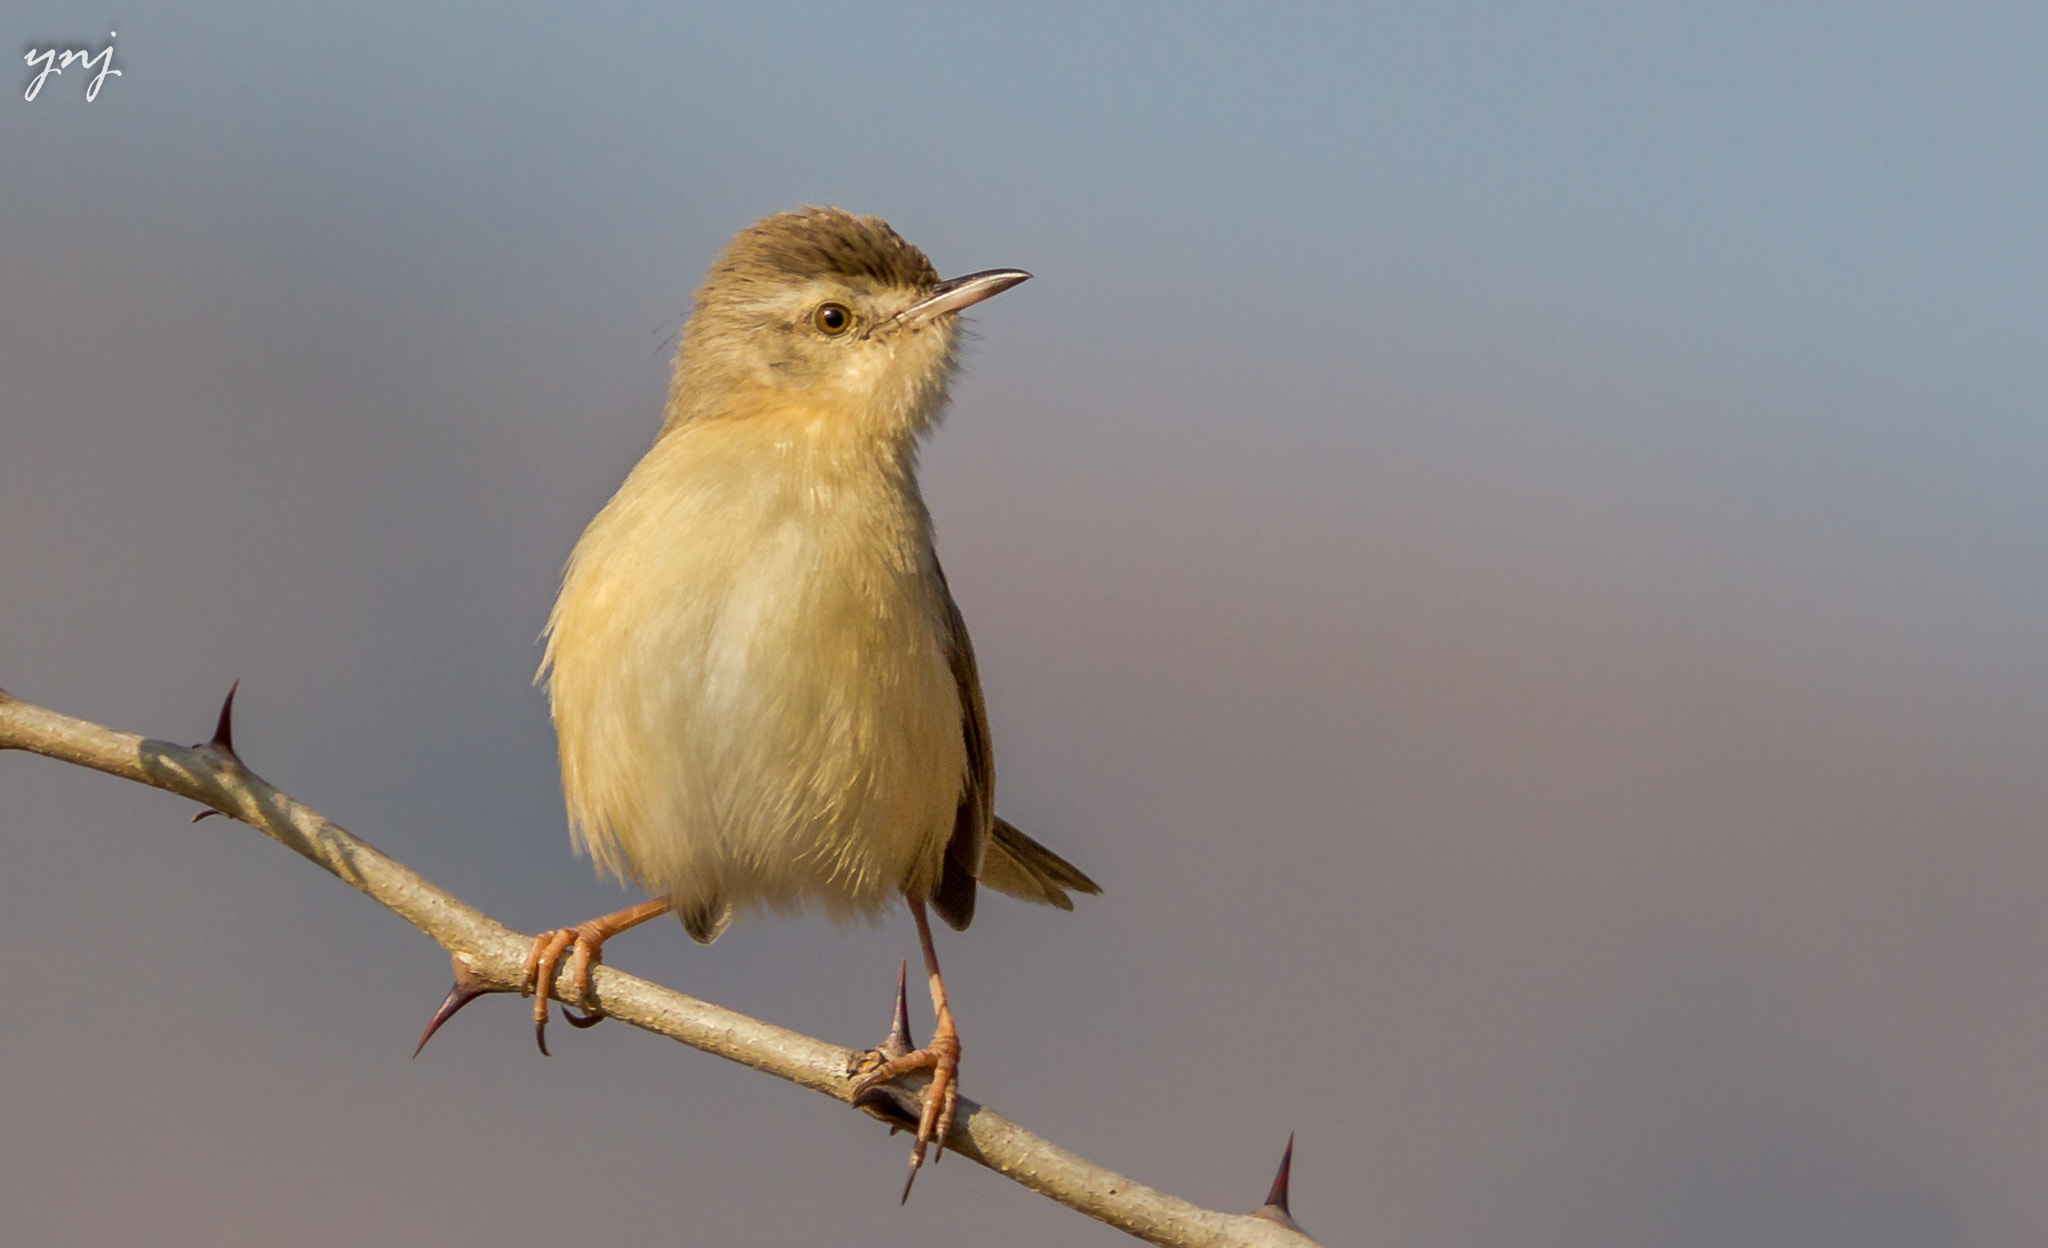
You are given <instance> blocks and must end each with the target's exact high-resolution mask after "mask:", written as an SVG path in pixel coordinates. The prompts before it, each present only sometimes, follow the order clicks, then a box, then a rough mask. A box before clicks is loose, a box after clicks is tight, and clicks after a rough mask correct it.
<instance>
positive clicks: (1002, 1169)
mask: <svg viewBox="0 0 2048 1248" xmlns="http://www.w3.org/2000/svg"><path fill="white" fill-rule="evenodd" d="M233 704H234V694H233V693H232V692H230V693H229V694H228V702H227V705H225V706H223V707H222V709H221V721H220V728H219V730H218V731H217V732H216V733H215V736H214V739H213V740H212V741H210V742H207V743H206V744H203V745H198V746H190V747H187V746H179V745H172V744H170V743H169V742H167V741H155V740H149V739H146V738H143V737H138V736H135V735H133V734H131V733H125V732H116V731H114V730H113V729H111V728H104V727H101V726H100V725H98V724H94V723H88V722H87V721H85V720H82V719H73V718H71V717H70V716H67V715H60V714H58V713H57V712H55V711H50V710H45V709H44V708H42V707H39V706H34V705H31V704H30V703H27V702H23V701H21V700H20V699H18V698H15V697H13V696H11V695H9V694H8V693H7V692H6V691H4V690H0V750H9V749H14V750H25V751H28V752H29V753H33V754H41V755H44V756H45V757H48V758H54V759H58V760H60V761H62V762H67V763H73V764H76V765H78V766H80V767H88V768H91V769H93V770H95V771H103V772H106V773H107V774H108V775H112V776H120V777H122V778H124V779H128V780H134V781H136V782H137V783H140V784H147V785H150V786H152V787H154V788H159V789H163V790H165V791H167V792H171V793H175V794H177V795H179V796H180V797H185V798H189V799H191V800H193V801H195V802H199V803H200V804H202V805H204V806H206V807H208V808H209V809H211V810H214V811H218V812H219V813H221V814H223V815H227V816H229V817H230V818H233V819H238V820H240V821H241V822H243V823H246V824H248V825H249V826H250V827H253V828H255V829H256V830H257V831H259V832H262V833H263V834H264V835H266V836H268V837H270V838H271V839H272V840H275V841H278V842H279V843H281V844H283V845H285V846H286V847H287V848H289V849H291V850H293V851H294V852H296V853H298V854H299V855H301V856H302V857H305V858H308V859H310V860H312V861H313V862H314V863H317V864H318V865H320V866H322V867H324V868H326V869H327V870H328V871H330V872H332V873H333V874H334V875H336V876H338V877H340V879H341V880H342V881H343V882H344V883H347V884H348V885H350V886H351V887H353V888H355V889H356V890H358V891H359V892H362V893H365V894H367V895H368V896H370V897H371V898H372V899H374V900H376V901H377V902H378V903H380V904H382V905H383V906H385V907H387V908H388V909H390V910H392V911H393V912H395V913H396V914H397V915H398V916H399V917H400V918H403V919H404V920H405V921H406V922H408V923H410V924H412V925H413V926H414V927H416V928H418V929H419V930H420V931H422V932H425V933H426V934H427V935H428V936H430V937H432V938H433V939H434V940H435V941H436V942H437V943H438V944H440V946H441V947H442V948H443V949H446V950H447V951H448V953H449V955H450V957H451V958H453V960H454V962H455V967H456V975H457V978H458V980H461V981H463V982H464V983H465V984H466V985H467V986H469V987H472V988H476V989H480V990H484V991H507V992H516V991H517V990H518V988H519V983H520V978H521V972H522V969H523V967H524V964H525V959H526V953H527V950H528V949H529V948H531V947H532V944H533V938H532V937H530V936H526V935H523V934H521V933H519V932H515V931H513V930H512V929H511V928H509V927H506V926H505V925H504V924H502V923H500V922H498V921H497V920H495V919H493V918H491V917H490V916H489V915H487V914H485V913H483V912H482V911H480V910H478V909H476V908H475V907H473V906H470V905H467V904H465V903H464V902H462V901H461V900H459V899H458V898H456V897H455V896H454V895H453V894H451V893H447V892H444V891H442V890H441V889H439V888H437V887H435V886H434V885H433V884H432V883H430V882H429V881H428V880H426V879H425V878H423V877H422V876H420V875H419V874H418V873H417V872H415V871H413V870H412V869H410V868H409V867H407V866H405V865H404V864H403V863H400V862H397V861H395V860H393V859H391V858H389V857H386V856H385V855H384V854H382V853H380V852H378V851H377V850H376V849H374V848H372V847H371V846H370V845H368V844H366V843H364V842H363V841H361V840H358V839H357V838H356V837H354V836H352V835H350V834H349V833H348V832H346V831H344V830H343V829H342V828H341V827H340V826H339V825H337V824H335V823H333V822H331V821H330V820H328V819H326V818H325V817H323V816H322V815H320V814H319V813H318V812H317V811H314V810H312V809H310V808H308V807H306V806H304V805H302V804H301V803H299V802H297V801H295V800H293V799H292V798H291V797H289V796H287V795H286V794H284V793H281V792H279V791H278V790H277V789H275V788H273V787H271V786H270V785H269V784H267V783H265V782H264V781H263V780H262V779H261V778H260V777H258V776H257V775H256V774H255V773H254V772H252V771H250V770H249V769H248V767H247V766H245V765H244V764H243V763H242V760H241V759H240V758H239V757H237V756H236V754H235V752H234V746H233V742H232V738H231V736H230V733H229V710H230V708H231V707H232V706H233ZM202 813H204V812H202ZM566 961H567V960H566V959H565V960H564V962H565V965H564V966H563V968H562V969H561V970H560V971H559V972H558V974H557V978H556V981H555V982H554V983H553V984H551V985H549V993H550V995H551V996H553V997H554V998H555V999H556V1000H563V1001H570V1002H572V1003H573V1002H574V1000H575V996H574V992H575V990H574V987H573V985H572V984H571V983H570V979H569V974H570V973H569V970H568V968H567V965H566ZM591 986H592V989H593V993H594V995H595V997H596V998H597V1000H598V1001H599V1002H601V1003H602V1005H603V1008H604V1012H605V1014H606V1015H607V1016H608V1017H611V1018H615V1019H618V1020H619V1021H620V1022H623V1023H630V1024H632V1025H633V1026H635V1027H639V1028H642V1029H644V1030H647V1031H651V1032H654V1033H656V1034H658V1035H663V1036H667V1037H669V1038H670V1039H672V1040H676V1041H680V1042H681V1043H683V1044H687V1045H689V1046H690V1047H691V1048H695V1049H702V1050H703V1051H704V1052H706V1053H713V1054H716V1055H718V1056H719V1057H723V1058H728V1059H730V1060H732V1061H735V1062H738V1063H740V1064H741V1065H744V1066H751V1067H753V1068H754V1069H755V1070H760V1071H765V1072H767V1073H768V1074H771V1075H775V1076H777V1077H778V1078H782V1079H787V1080H789V1081H790V1082H791V1083H795V1084H798V1085H800V1086H802V1087H806V1088H810V1089H812V1090H813V1091H817V1092H822V1093H824V1094H825V1095H827V1096H829V1097H832V1098H833V1099H835V1100H838V1101H841V1102H846V1103H851V1101H852V1097H853V1087H854V1083H855V1080H854V1078H853V1077H852V1075H851V1073H850V1072H851V1071H852V1070H853V1069H854V1063H855V1061H856V1060H857V1059H858V1058H859V1057H860V1054H858V1053H856V1052H854V1051H852V1050H849V1049H843V1048H840V1047H839V1046H837V1045H833V1044H827V1043H825V1042H824V1041H822V1040H814V1039H812V1038H810V1037H809V1036H804V1035H799V1034H798V1033H796V1032H793V1031H788V1030H785V1029H783V1028H781V1027H776V1026H774V1025H772V1024H769V1023H764V1022H761V1021H759V1020H757V1019H752V1018H748V1017H747V1016H745V1015H743V1014H736V1013H733V1012H732V1011H730V1010H726V1009H721V1008H720V1007H718V1006H715V1005H712V1004H710V1003H708V1002H704V1001H699V1000H697V999H695V998H693V997H688V996H685V995H683V994H682V993H679V992H676V991H674V990H673V989H669V988H664V987H662V986H661V985H659V984H654V983H650V982H648V981H646V980H643V979H639V978H636V977H634V976H632V975H628V974H626V973H624V972H623V971H617V970H613V969H612V968H610V967H608V966H605V965H603V964H601V963H600V964H599V965H598V966H597V967H595V968H594V969H593V972H592V976H591ZM876 1116H877V1117H880V1116H881V1115H879V1114H877V1115H876ZM946 1147H947V1148H948V1149H950V1150H952V1151H953V1152H955V1153H958V1154H959V1155H960V1156H962V1157H965V1158H968V1159H969V1160H972V1161H977V1162H980V1163H981V1164H982V1165H984V1166H987V1167H988V1168H989V1169H991V1170H993V1171H995V1172H996V1173H998V1174H1001V1175H1004V1176H1005V1177H1007V1178H1010V1179H1014V1180H1015V1181H1017V1182H1018V1183H1021V1184H1023V1185H1024V1186H1025V1187H1028V1188H1030V1189H1031V1190H1032V1191H1034V1192H1038V1193H1040V1194H1041V1195H1044V1196H1048V1197H1050V1198H1052V1199H1053V1200H1056V1201H1058V1202H1059V1203H1060V1204H1063V1205H1066V1206H1067V1207H1068V1208H1070V1209H1076V1210H1079V1211H1080V1212H1082V1213H1085V1214H1087V1215H1088V1216H1089V1217H1091V1218H1095V1219H1097V1220H1098V1221H1102V1222H1106V1223H1108V1224H1109V1225H1110V1226H1113V1227H1116V1228H1117V1229H1118V1230H1121V1231H1126V1232H1128V1233H1130V1234H1132V1235H1135V1236H1137V1237H1138V1238H1140V1239H1143V1240H1146V1241H1148V1242H1150V1243H1154V1244H1160V1245H1165V1246H1167V1248H1209V1246H1212V1245H1213V1246H1216V1248H1223V1246H1225V1245H1233V1246H1237V1245H1247V1246H1248V1245H1256V1246H1259V1248H1302V1246H1303V1245H1309V1244H1312V1243H1313V1241H1311V1240H1309V1239H1308V1238H1307V1237H1306V1236H1305V1235H1302V1234H1300V1233H1299V1232H1298V1230H1297V1229H1295V1228H1294V1227H1293V1225H1292V1220H1291V1219H1289V1218H1287V1217H1286V1212H1285V1195H1284V1193H1285V1183H1284V1181H1282V1182H1278V1183H1276V1185H1275V1191H1276V1192H1280V1193H1282V1195H1281V1196H1280V1198H1279V1203H1278V1204H1277V1205H1276V1204H1273V1203H1269V1204H1268V1205H1267V1206H1266V1207H1265V1208H1263V1209H1261V1210H1260V1211H1259V1212H1258V1213H1257V1214H1248V1215H1237V1214H1226V1213H1219V1212H1216V1211H1215V1210H1211V1209H1203V1208H1201V1207H1199V1206H1196V1205H1193V1204H1190V1203H1188V1202H1187V1201H1184V1200H1181V1199H1179V1198H1178V1197H1175V1196H1169V1195H1167V1194H1166V1193H1164V1192H1159V1191H1155V1190H1153V1189H1152V1188H1149V1187H1146V1186H1144V1185H1142V1184H1139V1183H1134V1182H1132V1181H1131V1180H1129V1179H1126V1178H1124V1177H1123V1176H1122V1175H1119V1174H1116V1173H1114V1172H1112V1171H1109V1170H1105V1169H1103V1168H1102V1167H1100V1166H1098V1165H1096V1164H1094V1163H1093V1162H1090V1161H1088V1160H1087V1159H1085V1158H1082V1157H1078V1156H1076V1155H1074V1154H1073V1153H1070V1152H1068V1151H1066V1150H1065V1149H1063V1148H1060V1147H1059V1146H1057V1145H1055V1144H1053V1143H1052V1142H1050V1141H1048V1140H1045V1139H1042V1138H1040V1137H1039V1136H1036V1135H1033V1134H1032V1133H1031V1132H1029V1131H1027V1130H1025V1129H1024V1128H1022V1127H1020V1126H1018V1125H1017V1124H1015V1123H1013V1122H1010V1121H1009V1120H1008V1119H1006V1118H1004V1117H1002V1116H1001V1115H999V1114H997V1113H996V1112H995V1111H994V1110H991V1109H988V1108H987V1107H985V1106H982V1105H978V1104H976V1103H974V1102H973V1101H971V1100H968V1099H967V1098H965V1097H962V1098H961V1100H960V1112H959V1117H958V1119H957V1121H956V1122H955V1124H954V1127H953V1132H952V1134H951V1135H949V1136H948V1137H947V1138H946ZM1283 1180H1284V1169H1283Z"/></svg>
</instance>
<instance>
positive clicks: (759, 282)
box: [669, 208, 1031, 438]
mask: <svg viewBox="0 0 2048 1248" xmlns="http://www.w3.org/2000/svg"><path fill="white" fill-rule="evenodd" d="M1030 276H1031V275H1030V274H1028V273H1025V272H1022V271H1021V270H1018V269H991V270H988V271H985V272H981V273H973V274H969V275H968V276H966V277H959V278H954V279H952V280H951V281H940V280H939V275H938V273H937V271H936V270H934V269H933V268H932V264H931V261H930V260H927V259H926V258H925V254H924V253H923V252H922V251H920V250H918V249H917V248H916V247H915V246H913V245H912V244H911V243H910V242H909V241H907V240H906V239H904V238H903V236H902V235H900V234H898V233H896V231H894V230H892V229H890V228H889V226H888V225H887V223H885V222H883V221H882V220H881V219H880V218H879V217H856V216H853V215H852V214H850V213H846V212H842V211H840V210H839V209H837V208H801V209H798V210H797V211H795V212H785V213H778V214H776V215H775V216H772V217H767V218H764V219H762V220H760V221H757V222H755V223H754V224H753V225H751V226H749V227H747V228H746V229H744V230H742V231H740V233H739V234H738V235H737V236H735V237H734V238H733V240H732V241H731V242H730V243H728V244H727V245H726V248H725V250H724V251H723V252H721V253H720V254H719V257H718V259H717V261H716V262H714V263H713V264H712V266H711V271H710V273H709V274H708V275H707V276H706V277H705V279H704V285H703V286H702V287H701V288H699V289H698V291H697V297H696V306H695V309H694V311H693V312H692V313H691V315H690V321H689V324H688V325H687V326H685V327H684V330H683V339H682V345H681V347H680V348H679V350H678V351H677V353H676V372H675V380H674V382H673V384H672V387H671V391H670V398H669V404H670V407H669V412H670V416H669V419H670V421H671V422H677V421H691V420H700V419H707V418H717V417H730V418H735V419H745V418H746V417H747V415H748V414H749V413H751V412H756V411H759V410H761V409H762V406H763V405H771V406H778V407H779V406H782V405H785V404H787V403H791V402H794V403H795V404H797V405H799V406H801V407H803V408H806V409H811V410H815V411H816V412H818V413H821V414H824V415H829V417H830V418H831V419H833V420H835V421H837V420H844V421H847V422H851V423H852V424H853V425H854V427H856V428H859V429H860V430H862V431H864V432H866V433H869V434H871V435H874V436H878V437H889V438H911V437H915V436H916V435H918V434H919V433H922V432H923V431H924V430H925V429H927V428H929V427H930V425H931V423H932V422H933V421H934V420H935V419H936V418H937V416H938V413H939V410H940V408H941V407H942V406H943V405H944V403H945V395H946V383H947V381H948V379H949V378H950V377H951V375H952V371H953V367H954V364H955V361H956V359H957V342H958V337H959V319H960V317H959V313H960V311H961V309H963V308H966V307H968V306H970V305H972V304H975V303H979V302H981V301H982V300H983V299H987V298H988V297H990V296H991V295H996V294H1000V293H1001V292H1003V291H1005V290H1008V289H1009V288H1010V287H1012V286H1015V285H1016V284H1017V283H1019V282H1021V281H1024V280H1025V279H1026V278H1028V277H1030Z"/></svg>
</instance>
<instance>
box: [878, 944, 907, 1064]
mask: <svg viewBox="0 0 2048 1248" xmlns="http://www.w3.org/2000/svg"><path fill="white" fill-rule="evenodd" d="M909 975H910V962H909V960H908V959H905V960H903V961H900V962H898V963H897V964H896V1013H895V1015H894V1017H892V1018H891V1019H890V1020H889V1034H888V1036H887V1037H886V1038H884V1039H883V1041H882V1043H881V1047H879V1048H877V1049H876V1050H875V1052H877V1053H880V1054H881V1055H882V1056H883V1057H884V1058H886V1059H888V1060H890V1061H894V1060H896V1059H897V1058H899V1057H902V1056H903V1055H904V1054H906V1053H909V1052H911V1051H913V1050H915V1049H916V1048H917V1042H916V1041H915V1040H912V1039H911V1038H910V997H909V995H908V994H907V993H905V992H904V985H905V984H906V983H907V982H908V980H909Z"/></svg>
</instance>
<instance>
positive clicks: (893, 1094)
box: [846, 962, 924, 1135]
mask: <svg viewBox="0 0 2048 1248" xmlns="http://www.w3.org/2000/svg"><path fill="white" fill-rule="evenodd" d="M909 972H910V964H909V963H908V962H903V963H899V964H898V965H897V967H896V1009H895V1012H894V1014H893V1016H892V1017H891V1018H890V1020H889V1034H888V1035H887V1036H885V1037H884V1038H883V1040H882V1042H881V1043H880V1044H878V1045H876V1046H875V1047H874V1048H872V1049H869V1050H867V1051H866V1052H863V1053H856V1054H854V1056H853V1060H852V1061H851V1062H850V1063H848V1066H847V1071H846V1073H847V1074H848V1075H849V1076H865V1075H867V1074H870V1073H872V1072H874V1071H877V1070H880V1069H881V1068H882V1067H884V1066H886V1065H888V1064H889V1063H890V1062H893V1061H895V1060H896V1059H897V1058H899V1057H906V1056H908V1055H909V1054H910V1053H911V1051H912V1050H914V1049H916V1048H917V1042H916V1041H915V1040H912V1039H911V1038H910V998H909V996H908V995H907V994H906V992H905V985H906V982H907V980H908V976H909ZM852 1104H853V1107H854V1108H855V1109H865V1110H867V1111H869V1112H870V1113H872V1114H874V1115H875V1116H877V1117H879V1118H881V1119H883V1120H884V1121H886V1122H888V1124H889V1134H890V1135H894V1134H896V1133H897V1132H898V1131H903V1130H915V1129H916V1128H917V1124H918V1120H919V1119H920V1118H921V1117H922V1116H923V1114H924V1103H923V1101H921V1100H920V1099H919V1098H918V1095H917V1093H915V1092H913V1091H911V1090H910V1089H909V1088H903V1087H898V1086H897V1085H895V1084H893V1083H883V1084H869V1083H868V1082H867V1081H866V1080H865V1079H862V1082H861V1086H860V1087H859V1088H858V1089H857V1090H856V1091H855V1092H854V1094H853V1101H852Z"/></svg>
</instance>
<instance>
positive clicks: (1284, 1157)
mask: <svg viewBox="0 0 2048 1248" xmlns="http://www.w3.org/2000/svg"><path fill="white" fill-rule="evenodd" d="M1293 1170H1294V1133H1293V1132H1292V1131H1289V1132H1288V1133H1287V1149H1286V1151H1285V1152H1283V1153H1281V1154H1280V1170H1279V1172H1278V1173H1276V1174H1275V1175H1274V1176H1273V1186H1272V1188H1271V1189H1269V1190H1268V1191H1267V1192H1266V1203H1265V1204H1263V1205H1260V1206H1259V1207H1258V1208H1257V1209H1254V1210H1253V1211H1252V1216H1253V1217H1255V1218H1264V1219H1265V1220H1266V1221H1268V1222H1277V1223H1279V1224H1280V1225H1281V1226H1284V1227H1286V1228H1287V1229H1288V1230H1290V1231H1300V1232H1301V1234H1303V1235H1306V1234H1308V1232H1307V1231H1303V1230H1302V1229H1301V1224H1300V1223H1298V1222H1296V1221H1295V1220H1294V1213H1293V1211H1292V1210H1290V1209H1289V1208H1288V1206H1287V1182H1288V1177H1289V1175H1290V1174H1291V1173H1292V1172H1293Z"/></svg>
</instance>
